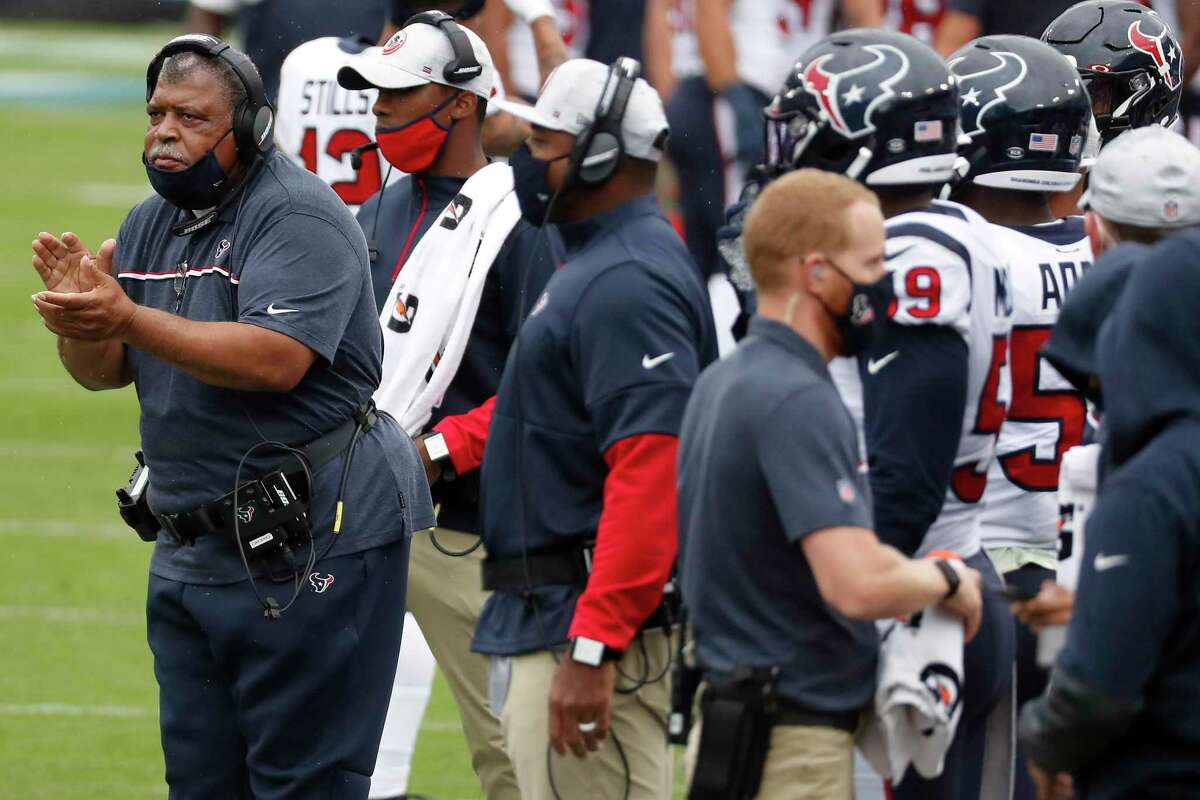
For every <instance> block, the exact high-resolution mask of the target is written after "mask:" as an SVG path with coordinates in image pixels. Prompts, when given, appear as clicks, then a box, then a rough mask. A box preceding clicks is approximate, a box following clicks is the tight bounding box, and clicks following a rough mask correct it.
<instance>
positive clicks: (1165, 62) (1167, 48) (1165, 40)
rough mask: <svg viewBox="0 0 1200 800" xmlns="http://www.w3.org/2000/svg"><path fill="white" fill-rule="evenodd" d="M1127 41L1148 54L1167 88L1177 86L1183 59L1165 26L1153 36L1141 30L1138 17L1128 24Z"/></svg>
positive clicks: (1135, 48)
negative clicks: (1135, 20)
mask: <svg viewBox="0 0 1200 800" xmlns="http://www.w3.org/2000/svg"><path fill="white" fill-rule="evenodd" d="M1129 43H1130V44H1131V45H1133V49H1134V50H1137V51H1138V52H1141V53H1145V54H1146V55H1148V56H1150V58H1151V60H1152V61H1154V66H1155V67H1157V68H1158V74H1159V76H1160V77H1161V78H1162V79H1163V83H1165V84H1166V85H1167V88H1168V89H1176V88H1178V87H1179V82H1180V71H1181V70H1182V69H1183V60H1182V59H1181V58H1180V57H1179V48H1177V47H1176V46H1175V42H1174V41H1172V40H1171V37H1170V36H1168V35H1167V29H1166V27H1165V26H1164V27H1163V29H1162V30H1161V31H1159V32H1158V33H1157V34H1155V35H1154V36H1149V35H1147V34H1146V33H1144V32H1143V31H1142V21H1141V20H1140V19H1139V20H1138V21H1137V22H1135V23H1133V24H1132V25H1130V26H1129Z"/></svg>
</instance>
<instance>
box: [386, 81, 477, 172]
mask: <svg viewBox="0 0 1200 800" xmlns="http://www.w3.org/2000/svg"><path fill="white" fill-rule="evenodd" d="M456 97H458V93H457V92H455V93H454V94H452V95H450V96H449V97H447V98H446V99H445V100H444V101H443V102H442V103H440V104H439V105H438V107H437V108H435V109H433V110H432V111H430V112H429V113H428V114H425V115H423V116H420V117H417V118H416V119H414V120H413V121H412V122H410V123H408V124H407V125H401V126H399V127H396V128H377V129H376V130H375V141H376V142H378V143H379V151H380V152H381V153H383V157H384V158H386V159H387V160H388V163H389V164H391V165H392V166H393V167H395V168H396V169H398V170H400V171H401V172H407V173H409V174H410V175H411V174H415V173H419V172H424V171H425V170H427V169H429V168H430V167H432V166H433V162H435V161H437V157H438V154H439V153H441V152H442V146H443V145H445V144H446V137H447V136H449V135H450V128H443V127H442V126H441V125H440V124H439V123H438V121H437V120H436V119H434V116H435V115H436V114H437V113H438V112H439V111H441V110H442V109H443V108H445V107H446V106H448V105H449V104H450V102H451V101H452V100H454V98H456Z"/></svg>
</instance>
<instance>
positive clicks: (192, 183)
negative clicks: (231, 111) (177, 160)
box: [142, 129, 233, 211]
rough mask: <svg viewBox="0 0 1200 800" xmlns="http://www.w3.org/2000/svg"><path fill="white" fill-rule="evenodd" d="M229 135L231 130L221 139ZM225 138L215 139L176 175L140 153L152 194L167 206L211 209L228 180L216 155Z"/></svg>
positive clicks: (194, 209) (196, 209) (219, 198)
mask: <svg viewBox="0 0 1200 800" xmlns="http://www.w3.org/2000/svg"><path fill="white" fill-rule="evenodd" d="M232 132H233V131H232V129H231V130H230V131H229V132H227V133H226V134H225V136H228V135H229V134H230V133H232ZM225 136H222V137H221V138H220V139H218V140H217V144H215V145H213V147H212V149H211V150H209V151H208V152H207V153H205V154H204V157H203V158H201V159H200V160H199V161H197V162H196V163H194V164H192V165H191V166H189V167H187V168H186V169H181V170H179V171H177V172H173V171H171V170H166V169H159V168H158V167H156V166H154V165H153V164H151V163H150V162H149V161H147V160H146V155H145V154H144V153H143V154H142V164H143V165H145V167H146V177H147V178H149V179H150V185H151V186H153V187H154V191H156V192H158V194H159V196H160V197H162V198H163V199H164V200H166V201H167V202H168V203H170V204H171V205H173V206H177V207H179V208H186V209H188V210H190V211H198V210H200V209H202V208H212V207H213V206H215V205H216V204H217V203H219V202H220V200H221V194H222V193H223V191H224V189H225V185H226V183H227V182H228V181H229V175H228V174H227V173H226V172H225V170H224V169H222V168H221V163H220V162H219V161H217V155H216V150H217V146H218V145H220V144H221V142H222V141H224V139H225Z"/></svg>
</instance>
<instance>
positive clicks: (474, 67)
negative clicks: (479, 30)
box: [403, 11, 483, 84]
mask: <svg viewBox="0 0 1200 800" xmlns="http://www.w3.org/2000/svg"><path fill="white" fill-rule="evenodd" d="M415 24H421V25H432V26H433V27H435V28H437V29H438V30H440V31H441V32H442V33H444V34H446V38H447V39H449V40H450V49H451V50H453V51H454V60H453V61H451V62H450V63H449V64H447V65H446V68H445V69H443V70H442V77H443V78H445V79H446V81H447V82H448V83H455V84H457V83H466V82H467V81H470V80H473V79H475V78H477V77H479V73H481V72H483V66H482V65H480V63H479V59H477V58H476V57H475V48H474V47H472V46H471V40H470V39H469V38H468V37H467V34H466V32H464V31H463V29H462V28H461V27H460V26H459V24H458V23H457V22H455V21H454V17H452V16H450V15H449V14H447V13H446V12H444V11H422V12H421V13H420V14H414V15H412V16H411V17H409V18H408V20H407V21H405V23H404V26H403V27H405V28H407V27H408V26H409V25H415Z"/></svg>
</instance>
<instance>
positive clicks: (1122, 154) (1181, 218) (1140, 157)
mask: <svg viewBox="0 0 1200 800" xmlns="http://www.w3.org/2000/svg"><path fill="white" fill-rule="evenodd" d="M1079 206H1080V208H1085V209H1091V210H1093V211H1095V212H1097V213H1098V214H1100V216H1102V217H1104V218H1105V219H1109V220H1112V221H1113V222H1121V223H1124V224H1126V225H1137V226H1139V227H1142V228H1181V227H1184V226H1187V225H1196V224H1198V223H1200V150H1198V149H1196V147H1194V146H1193V145H1192V143H1191V142H1189V141H1188V140H1187V139H1185V138H1184V137H1182V136H1180V135H1179V134H1178V133H1175V132H1173V131H1169V130H1167V129H1166V128H1162V127H1159V126H1158V125H1149V126H1147V127H1145V128H1137V129H1135V130H1131V131H1127V132H1126V133H1123V134H1121V135H1120V136H1118V137H1117V138H1116V139H1114V140H1113V141H1112V142H1110V143H1109V144H1108V145H1106V146H1105V147H1104V149H1103V150H1101V151H1100V155H1099V156H1098V157H1097V158H1096V163H1095V164H1094V165H1093V166H1092V169H1091V171H1090V172H1089V173H1088V188H1087V191H1086V192H1084V193H1083V197H1081V198H1080V199H1079Z"/></svg>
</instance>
